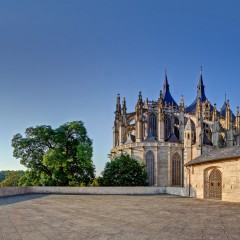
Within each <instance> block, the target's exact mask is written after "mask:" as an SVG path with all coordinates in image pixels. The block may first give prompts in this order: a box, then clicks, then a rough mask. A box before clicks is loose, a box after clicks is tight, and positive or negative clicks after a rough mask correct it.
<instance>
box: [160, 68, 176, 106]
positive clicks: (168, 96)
mask: <svg viewBox="0 0 240 240" xmlns="http://www.w3.org/2000/svg"><path fill="white" fill-rule="evenodd" d="M160 95H161V92H160ZM163 101H164V102H165V103H167V104H169V105H172V104H173V105H174V106H177V103H176V102H175V101H174V99H173V97H172V95H171V93H170V91H169V84H168V78H167V70H166V69H165V79H164V84H163Z"/></svg>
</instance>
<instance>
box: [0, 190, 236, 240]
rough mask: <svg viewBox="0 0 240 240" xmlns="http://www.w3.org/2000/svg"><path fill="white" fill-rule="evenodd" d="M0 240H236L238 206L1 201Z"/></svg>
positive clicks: (96, 198) (102, 198)
mask: <svg viewBox="0 0 240 240" xmlns="http://www.w3.org/2000/svg"><path fill="white" fill-rule="evenodd" d="M0 230H1V231H0V239H11V240H16V239H24V240H25V239H26V240H27V239H30V240H40V239H41V240H42V239H49V240H50V239H51V240H54V239H64V240H65V239H76V240H79V239H101V240H105V239H106V240H107V239H109V240H110V239H111V240H112V239H117V240H120V239H123V240H127V239H134V240H141V239H149V240H153V239H161V240H162V239H168V240H171V239H191V240H194V239H221V240H222V239H228V240H231V239H236V240H239V239H240V203H226V202H220V201H210V200H199V199H193V198H184V197H176V196H170V195H154V196H124V195H121V196H117V195H44V194H35V195H33V194H32V195H23V196H14V197H7V198H0Z"/></svg>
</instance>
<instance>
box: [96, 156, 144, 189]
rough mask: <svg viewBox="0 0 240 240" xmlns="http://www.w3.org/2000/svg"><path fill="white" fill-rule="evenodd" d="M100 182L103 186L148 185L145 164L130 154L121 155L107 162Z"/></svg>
mask: <svg viewBox="0 0 240 240" xmlns="http://www.w3.org/2000/svg"><path fill="white" fill-rule="evenodd" d="M99 183H100V185H101V186H146V185H147V173H146V170H145V166H144V165H143V164H141V163H139V162H138V161H137V160H135V159H133V158H131V157H130V156H129V155H121V156H119V157H116V158H115V159H114V160H113V161H111V162H107V163H106V166H105V168H104V170H103V172H102V177H100V178H99Z"/></svg>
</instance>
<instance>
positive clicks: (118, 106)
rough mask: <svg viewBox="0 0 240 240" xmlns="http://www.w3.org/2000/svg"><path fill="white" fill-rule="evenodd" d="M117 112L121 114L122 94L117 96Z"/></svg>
mask: <svg viewBox="0 0 240 240" xmlns="http://www.w3.org/2000/svg"><path fill="white" fill-rule="evenodd" d="M116 112H121V103H120V94H119V93H118V94H117V103H116Z"/></svg>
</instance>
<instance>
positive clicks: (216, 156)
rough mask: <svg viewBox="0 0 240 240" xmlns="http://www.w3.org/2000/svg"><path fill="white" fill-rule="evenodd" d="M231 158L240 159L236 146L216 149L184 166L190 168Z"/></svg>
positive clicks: (239, 152) (239, 151) (239, 147)
mask: <svg viewBox="0 0 240 240" xmlns="http://www.w3.org/2000/svg"><path fill="white" fill-rule="evenodd" d="M231 158H240V146H239V145H236V146H233V147H227V148H217V149H214V150H212V151H210V152H208V153H206V154H203V155H201V156H199V157H197V158H195V159H193V160H191V161H190V162H188V163H187V164H185V166H191V165H196V164H201V163H206V162H214V161H219V160H225V159H231Z"/></svg>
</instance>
